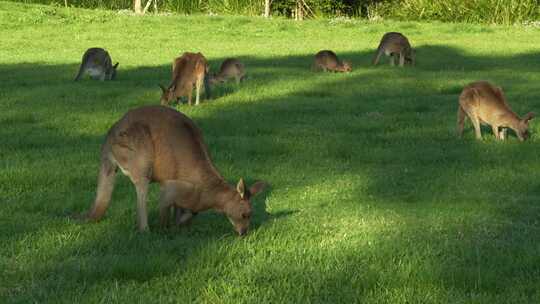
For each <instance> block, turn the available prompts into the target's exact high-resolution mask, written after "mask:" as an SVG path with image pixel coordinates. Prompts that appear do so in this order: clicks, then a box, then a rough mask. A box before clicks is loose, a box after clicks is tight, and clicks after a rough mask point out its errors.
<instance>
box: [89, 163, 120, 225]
mask: <svg viewBox="0 0 540 304" xmlns="http://www.w3.org/2000/svg"><path fill="white" fill-rule="evenodd" d="M116 168H117V165H116V164H115V163H113V162H112V161H111V160H110V158H109V155H108V153H102V157H101V167H100V169H99V176H98V186H97V191H96V192H97V193H96V200H95V201H94V205H93V206H92V209H91V210H90V212H88V215H87V218H88V219H89V220H93V221H98V220H100V219H101V218H102V217H103V215H104V214H105V212H106V211H107V208H108V207H109V203H110V201H111V195H112V192H113V189H114V180H115V177H116Z"/></svg>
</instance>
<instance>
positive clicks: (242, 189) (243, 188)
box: [236, 178, 246, 198]
mask: <svg viewBox="0 0 540 304" xmlns="http://www.w3.org/2000/svg"><path fill="white" fill-rule="evenodd" d="M236 191H238V194H240V197H241V198H244V196H245V195H246V185H245V184H244V179H243V178H240V180H239V181H238V184H237V185H236Z"/></svg>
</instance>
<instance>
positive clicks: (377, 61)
mask: <svg viewBox="0 0 540 304" xmlns="http://www.w3.org/2000/svg"><path fill="white" fill-rule="evenodd" d="M382 53H383V44H382V42H381V43H379V46H378V47H377V53H376V54H375V57H373V61H372V62H371V63H372V64H373V65H377V64H378V63H379V59H380V58H381V55H382Z"/></svg>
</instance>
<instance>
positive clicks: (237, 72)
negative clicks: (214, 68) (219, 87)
mask: <svg viewBox="0 0 540 304" xmlns="http://www.w3.org/2000/svg"><path fill="white" fill-rule="evenodd" d="M245 77H246V70H245V67H244V65H243V64H242V63H241V62H240V61H239V60H238V59H236V58H227V59H225V60H224V61H223V63H222V64H221V67H220V68H219V73H217V74H215V75H212V76H211V77H210V84H217V83H224V82H225V81H227V80H228V79H229V78H234V79H235V80H236V83H237V84H239V83H240V82H242V80H244V78H245Z"/></svg>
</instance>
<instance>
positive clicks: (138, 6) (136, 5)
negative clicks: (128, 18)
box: [133, 0, 142, 14]
mask: <svg viewBox="0 0 540 304" xmlns="http://www.w3.org/2000/svg"><path fill="white" fill-rule="evenodd" d="M133 10H134V11H135V14H141V13H142V8H141V0H133Z"/></svg>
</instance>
